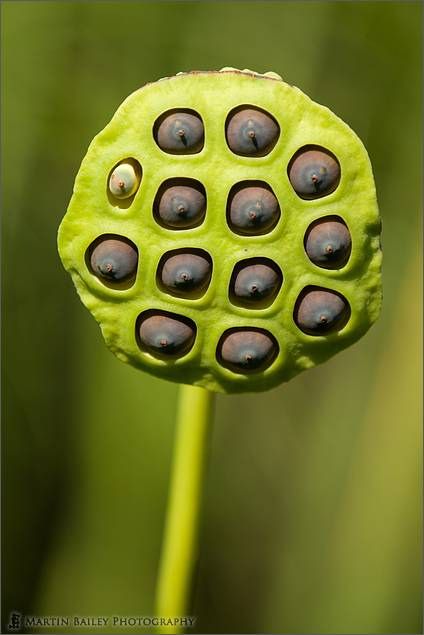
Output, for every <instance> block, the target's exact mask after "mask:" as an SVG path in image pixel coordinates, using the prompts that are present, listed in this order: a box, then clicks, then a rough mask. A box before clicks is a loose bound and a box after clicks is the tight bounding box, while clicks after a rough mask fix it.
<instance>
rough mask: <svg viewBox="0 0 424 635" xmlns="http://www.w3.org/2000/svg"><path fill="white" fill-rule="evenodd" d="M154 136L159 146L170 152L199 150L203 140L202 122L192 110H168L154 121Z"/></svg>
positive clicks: (193, 151)
mask: <svg viewBox="0 0 424 635" xmlns="http://www.w3.org/2000/svg"><path fill="white" fill-rule="evenodd" d="M154 137H155V139H156V143H157V144H158V146H159V148H160V149H161V150H164V152H169V153H170V154H193V153H196V152H200V150H201V149H202V147H203V140H204V129H203V122H202V120H201V118H200V116H199V115H198V114H197V113H196V112H194V111H192V110H174V111H169V112H166V113H164V114H163V115H161V117H159V119H158V120H157V121H156V123H155V126H154Z"/></svg>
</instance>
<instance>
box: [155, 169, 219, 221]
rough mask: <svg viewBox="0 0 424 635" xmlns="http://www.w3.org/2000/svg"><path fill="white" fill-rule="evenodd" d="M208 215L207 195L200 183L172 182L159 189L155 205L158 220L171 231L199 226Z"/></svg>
mask: <svg viewBox="0 0 424 635" xmlns="http://www.w3.org/2000/svg"><path fill="white" fill-rule="evenodd" d="M205 213H206V194H205V190H204V188H203V186H202V185H201V183H199V182H198V181H194V180H191V179H181V180H179V181H175V180H172V181H170V183H169V184H167V183H166V182H165V183H164V184H163V185H162V187H161V188H160V189H159V192H158V195H157V197H156V201H155V205H154V215H155V218H156V220H157V221H158V222H159V223H160V224H161V225H163V226H164V227H169V228H170V229H189V228H190V227H196V226H197V225H199V224H200V223H201V222H202V221H203V219H204V216H205Z"/></svg>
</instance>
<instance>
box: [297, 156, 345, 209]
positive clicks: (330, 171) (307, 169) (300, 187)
mask: <svg viewBox="0 0 424 635" xmlns="http://www.w3.org/2000/svg"><path fill="white" fill-rule="evenodd" d="M288 175H289V179H290V183H291V184H292V186H293V189H294V191H295V192H296V194H298V196H300V198H305V199H313V198H320V197H321V196H326V195H327V194H330V193H331V192H333V191H334V190H335V189H336V188H337V186H338V184H339V181H340V165H339V163H338V161H337V159H336V157H335V156H334V154H332V153H331V152H330V151H329V150H326V149H325V148H321V147H318V146H305V147H304V148H301V149H300V150H298V152H296V154H295V155H294V156H293V158H292V159H291V161H290V163H289V167H288Z"/></svg>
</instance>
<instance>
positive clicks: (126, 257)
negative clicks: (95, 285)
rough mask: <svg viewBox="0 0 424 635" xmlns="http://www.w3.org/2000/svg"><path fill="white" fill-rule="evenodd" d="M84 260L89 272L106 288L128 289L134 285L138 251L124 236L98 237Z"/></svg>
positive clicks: (106, 235)
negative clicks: (105, 285)
mask: <svg viewBox="0 0 424 635" xmlns="http://www.w3.org/2000/svg"><path fill="white" fill-rule="evenodd" d="M85 260H86V264H87V266H88V268H89V269H90V271H91V272H92V273H93V274H94V275H95V276H97V278H99V280H101V281H102V282H103V283H107V286H111V287H115V288H128V287H129V286H132V284H133V283H134V280H135V276H136V272H137V265H138V249H137V247H136V246H135V245H134V243H133V242H131V241H130V240H128V238H125V237H124V236H117V235H115V234H104V235H103V236H99V237H98V238H97V239H96V240H95V241H93V242H92V243H91V245H90V246H89V247H88V249H87V251H86V255H85ZM122 285H124V286H122Z"/></svg>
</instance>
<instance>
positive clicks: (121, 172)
mask: <svg viewBox="0 0 424 635" xmlns="http://www.w3.org/2000/svg"><path fill="white" fill-rule="evenodd" d="M139 183H140V176H139V175H138V174H137V171H136V169H135V168H134V166H133V165H132V164H131V163H120V164H119V165H117V166H116V168H115V169H114V170H113V172H112V174H111V175H110V179H109V190H110V192H111V194H113V196H114V197H115V198H129V197H130V196H132V195H133V194H134V193H135V192H136V191H137V188H138V186H139Z"/></svg>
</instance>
